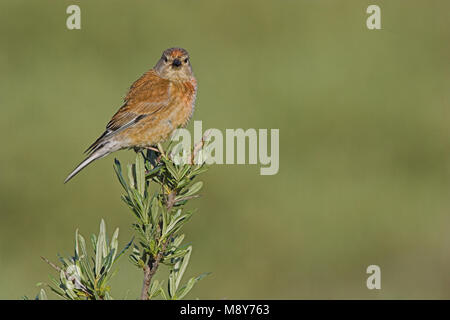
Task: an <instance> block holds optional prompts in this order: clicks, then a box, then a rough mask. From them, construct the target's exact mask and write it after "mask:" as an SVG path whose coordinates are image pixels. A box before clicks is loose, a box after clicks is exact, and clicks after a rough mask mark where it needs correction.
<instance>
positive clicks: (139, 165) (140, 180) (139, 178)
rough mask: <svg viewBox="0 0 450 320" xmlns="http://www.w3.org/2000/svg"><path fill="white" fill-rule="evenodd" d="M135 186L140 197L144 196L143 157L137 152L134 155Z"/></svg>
mask: <svg viewBox="0 0 450 320" xmlns="http://www.w3.org/2000/svg"><path fill="white" fill-rule="evenodd" d="M135 170H136V184H137V189H138V191H139V193H140V195H141V196H142V197H144V196H145V165H144V157H143V156H142V154H141V153H140V152H139V153H137V155H136V167H135Z"/></svg>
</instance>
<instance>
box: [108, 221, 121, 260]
mask: <svg viewBox="0 0 450 320" xmlns="http://www.w3.org/2000/svg"><path fill="white" fill-rule="evenodd" d="M118 238H119V228H116V231H114V234H113V236H112V238H111V245H110V247H111V251H112V250H114V254H113V256H112V260H113V261H114V259H115V257H116V254H117V250H118V247H119V240H118Z"/></svg>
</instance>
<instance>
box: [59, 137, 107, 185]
mask: <svg viewBox="0 0 450 320" xmlns="http://www.w3.org/2000/svg"><path fill="white" fill-rule="evenodd" d="M107 145H108V143H106V144H103V145H101V146H100V147H99V148H96V149H95V150H94V152H92V153H91V154H90V155H89V156H88V157H87V158H86V159H84V160H83V162H81V163H80V164H79V165H78V166H77V167H76V168H75V169H74V170H73V171H72V172H71V173H70V174H69V175H68V176H67V178H66V180H64V183H66V182H68V181H69V180H70V179H72V178H73V177H74V176H75V175H76V174H77V173H78V172H80V171H81V170H83V169H84V168H85V167H86V166H87V165H89V164H90V163H91V162H92V161H94V160H97V159H100V158H103V157H105V156H107V155H108V154H110V153H111V152H112V151H114V150H111V148H108V147H107Z"/></svg>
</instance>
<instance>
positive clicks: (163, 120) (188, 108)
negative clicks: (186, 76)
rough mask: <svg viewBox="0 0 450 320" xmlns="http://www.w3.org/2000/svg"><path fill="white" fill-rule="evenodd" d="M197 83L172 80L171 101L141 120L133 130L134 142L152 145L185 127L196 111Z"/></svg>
mask: <svg viewBox="0 0 450 320" xmlns="http://www.w3.org/2000/svg"><path fill="white" fill-rule="evenodd" d="M196 94H197V83H196V81H195V79H194V80H191V81H186V82H171V83H170V86H169V102H168V105H167V106H166V107H164V108H161V110H159V111H158V112H156V113H154V114H152V115H149V116H148V117H147V118H145V119H143V120H141V121H140V123H139V125H137V126H136V128H135V129H134V130H133V131H134V133H133V134H132V136H133V139H132V140H133V141H132V144H133V146H138V147H144V148H145V147H150V146H153V145H155V144H157V143H159V142H162V141H164V140H166V139H168V138H169V136H170V135H171V134H172V132H173V131H174V130H175V129H177V128H178V127H184V126H186V125H187V123H188V122H189V120H190V118H191V117H192V114H193V112H194V104H195V99H196Z"/></svg>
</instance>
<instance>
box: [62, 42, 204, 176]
mask: <svg viewBox="0 0 450 320" xmlns="http://www.w3.org/2000/svg"><path fill="white" fill-rule="evenodd" d="M196 97H197V80H196V78H195V77H194V74H193V71H192V66H191V62H190V57H189V53H188V52H187V51H186V50H185V49H183V48H178V47H174V48H169V49H166V50H164V51H163V53H162V55H161V58H160V59H159V60H158V62H157V63H156V65H155V66H154V67H153V68H152V69H150V70H148V71H147V72H145V73H144V74H143V75H142V76H141V77H140V78H139V79H137V80H136V81H135V82H134V83H133V84H132V85H131V87H130V89H129V90H128V93H127V94H126V96H125V98H124V101H123V105H122V106H121V107H120V108H119V110H118V111H117V112H116V113H115V114H114V115H113V116H112V118H111V120H110V121H109V122H108V124H107V125H106V130H105V131H104V132H103V134H102V135H100V137H99V138H98V139H97V140H95V142H94V143H92V144H91V145H90V146H89V148H87V150H86V151H85V153H87V157H86V158H85V159H84V160H83V161H82V162H81V163H80V164H79V165H78V166H77V167H76V168H75V169H74V170H73V171H72V172H71V173H70V174H69V175H68V176H67V178H66V179H65V180H64V183H67V182H68V181H69V180H70V179H72V178H73V177H74V176H75V175H76V174H78V173H79V172H80V171H81V170H82V169H84V168H85V167H86V166H87V165H89V164H90V163H92V162H93V161H95V160H97V159H100V158H103V157H105V156H107V155H109V154H110V153H112V152H115V151H118V150H122V149H135V150H142V149H151V148H152V147H153V146H155V145H157V144H158V143H161V142H164V141H165V140H167V139H168V138H169V136H170V135H171V134H172V133H173V131H174V130H175V129H177V128H179V127H185V126H186V125H187V123H188V122H189V120H190V119H191V117H192V114H193V112H194V107H195V100H196Z"/></svg>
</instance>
